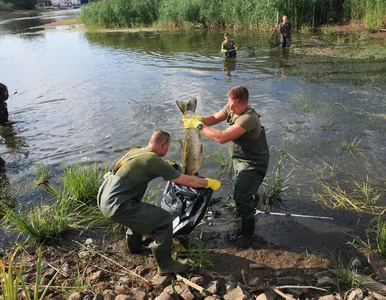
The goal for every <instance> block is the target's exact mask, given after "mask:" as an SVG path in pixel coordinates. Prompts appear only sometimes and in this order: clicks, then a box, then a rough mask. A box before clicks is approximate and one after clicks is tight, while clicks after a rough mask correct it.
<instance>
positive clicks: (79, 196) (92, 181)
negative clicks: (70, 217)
mask: <svg viewBox="0 0 386 300" xmlns="http://www.w3.org/2000/svg"><path fill="white" fill-rule="evenodd" d="M107 169H108V168H107V166H106V165H105V166H103V168H102V170H101V169H100V168H99V167H98V165H97V164H96V163H94V164H93V165H92V164H90V163H84V164H75V165H72V166H70V167H66V168H65V169H64V175H63V178H62V182H63V188H64V191H65V192H68V193H69V195H70V196H71V197H72V198H74V200H76V201H80V202H84V203H87V204H94V203H95V200H96V197H97V194H98V189H99V186H100V184H101V180H102V178H103V174H104V173H106V172H107Z"/></svg>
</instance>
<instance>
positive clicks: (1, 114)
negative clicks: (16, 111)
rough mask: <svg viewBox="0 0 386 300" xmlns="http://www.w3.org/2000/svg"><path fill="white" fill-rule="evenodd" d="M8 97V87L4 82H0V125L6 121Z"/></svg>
mask: <svg viewBox="0 0 386 300" xmlns="http://www.w3.org/2000/svg"><path fill="white" fill-rule="evenodd" d="M8 97H9V94H8V88H7V86H6V85H5V84H2V83H0V125H1V126H3V125H5V124H6V123H7V122H8V109H7V103H6V102H5V101H7V99H8Z"/></svg>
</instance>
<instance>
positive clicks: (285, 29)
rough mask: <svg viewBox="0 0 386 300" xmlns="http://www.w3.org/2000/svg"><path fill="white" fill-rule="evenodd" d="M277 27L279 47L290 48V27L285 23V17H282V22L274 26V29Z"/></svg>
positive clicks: (289, 24)
mask: <svg viewBox="0 0 386 300" xmlns="http://www.w3.org/2000/svg"><path fill="white" fill-rule="evenodd" d="M277 27H279V30H280V47H289V46H291V30H292V25H291V23H289V22H288V21H287V16H286V15H284V16H283V22H282V23H280V24H276V28H277Z"/></svg>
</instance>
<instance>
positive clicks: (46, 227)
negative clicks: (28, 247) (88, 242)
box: [0, 200, 76, 242]
mask: <svg viewBox="0 0 386 300" xmlns="http://www.w3.org/2000/svg"><path fill="white" fill-rule="evenodd" d="M0 209H1V210H2V212H3V214H4V219H3V221H2V223H3V224H4V225H5V226H6V228H7V229H8V230H11V231H14V232H17V233H21V234H23V236H25V237H26V242H29V241H31V240H32V241H38V242H44V241H45V240H46V239H47V238H48V237H55V236H57V235H59V234H61V233H63V232H64V231H65V230H66V229H67V228H69V226H70V224H72V222H73V219H74V218H76V215H74V213H72V212H71V211H70V207H69V203H68V202H66V201H63V200H62V201H59V202H57V203H55V204H53V205H42V204H40V205H37V206H31V207H29V208H27V209H23V208H22V207H21V208H18V209H17V210H12V209H11V208H9V207H6V206H5V205H3V204H2V203H1V202H0Z"/></svg>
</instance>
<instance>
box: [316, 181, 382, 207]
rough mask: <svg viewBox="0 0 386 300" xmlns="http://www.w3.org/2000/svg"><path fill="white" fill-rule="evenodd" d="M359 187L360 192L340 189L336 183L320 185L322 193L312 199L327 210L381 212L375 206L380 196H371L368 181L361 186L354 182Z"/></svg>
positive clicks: (371, 192)
mask: <svg viewBox="0 0 386 300" xmlns="http://www.w3.org/2000/svg"><path fill="white" fill-rule="evenodd" d="M354 184H357V186H358V187H359V190H360V192H359V193H358V191H355V190H351V191H350V190H348V189H344V188H342V187H341V186H340V185H339V183H338V182H336V183H335V184H327V183H324V182H322V183H320V187H321V188H322V189H323V192H324V193H315V194H314V198H315V199H317V200H318V201H319V202H320V203H321V204H323V205H325V206H326V207H329V208H345V209H354V210H356V211H358V212H363V211H365V210H366V211H369V212H372V213H376V212H379V211H380V210H382V207H381V206H376V205H375V204H376V202H377V200H378V199H379V197H380V195H375V196H374V195H373V189H372V188H371V186H370V184H369V183H368V181H366V182H364V183H363V184H362V185H361V184H358V183H356V182H354Z"/></svg>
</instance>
